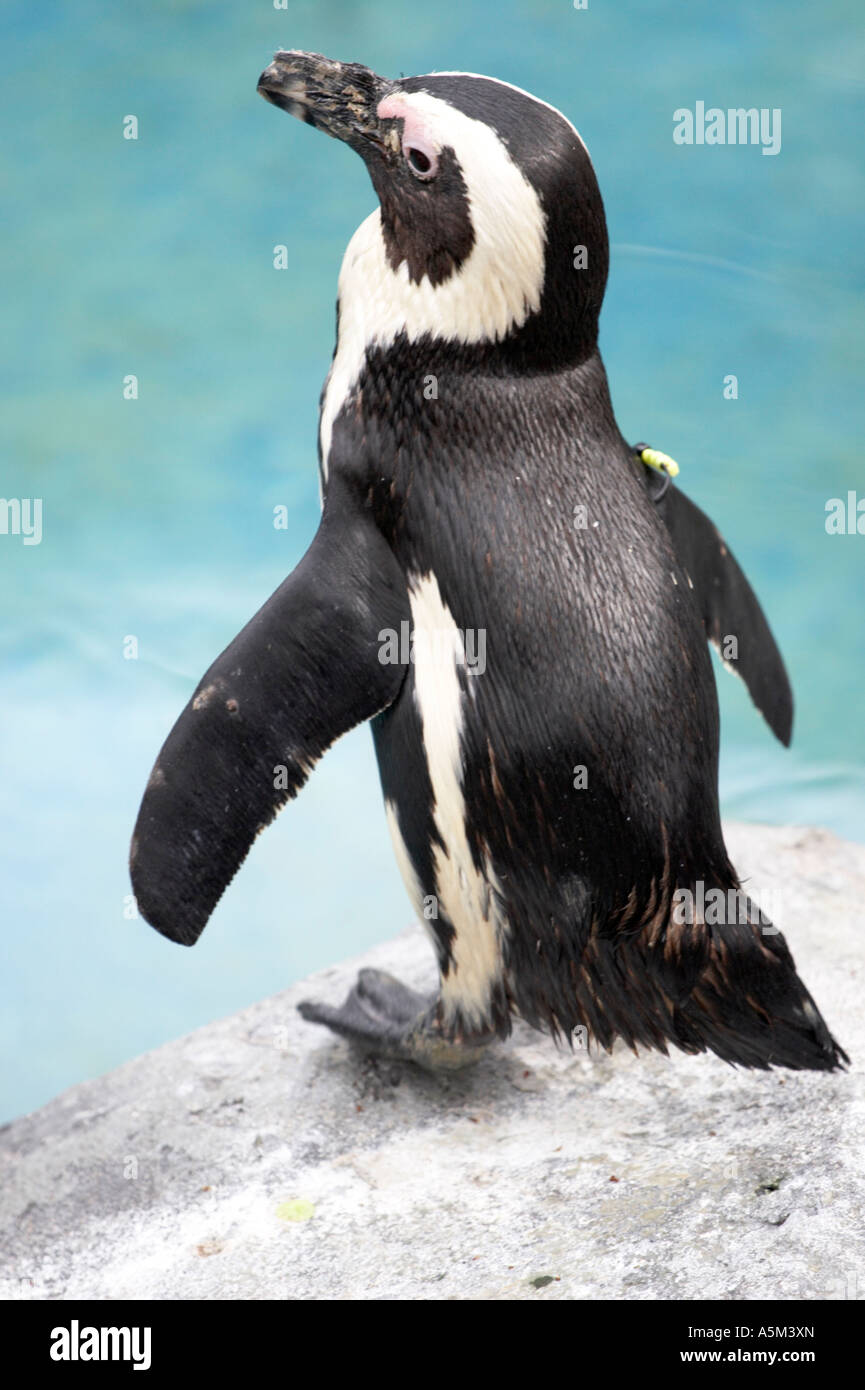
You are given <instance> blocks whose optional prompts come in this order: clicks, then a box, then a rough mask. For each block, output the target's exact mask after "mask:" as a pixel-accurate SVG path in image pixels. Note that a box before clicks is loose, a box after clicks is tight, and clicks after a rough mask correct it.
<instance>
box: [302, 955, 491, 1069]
mask: <svg viewBox="0 0 865 1390" xmlns="http://www.w3.org/2000/svg"><path fill="white" fill-rule="evenodd" d="M437 1004H438V1000H437V997H436V996H435V995H425V994H418V993H417V991H416V990H413V989H409V988H408V986H407V985H404V984H402V982H401V981H400V980H397V979H396V978H395V977H394V976H393V975H389V974H388V973H387V972H386V971H384V970H372V969H369V968H367V969H364V970H361V971H360V973H359V974H358V977H357V984H356V985H354V986H353V988H352V989H351V990H350V991H349V994H348V997H347V998H346V1001H345V1003H344V1004H342V1005H341V1006H340V1007H339V1008H334V1007H333V1006H332V1005H331V1004H321V1003H317V1002H315V1001H314V1000H311V999H305V1000H304V1001H303V1002H302V1003H301V1004H298V1006H297V1008H298V1012H299V1013H300V1015H301V1016H302V1017H303V1018H305V1019H306V1020H307V1021H308V1022H309V1023H323V1024H324V1025H325V1026H326V1027H327V1028H330V1029H331V1031H332V1032H334V1033H338V1034H339V1035H340V1037H343V1038H347V1039H348V1041H349V1042H351V1043H354V1044H355V1046H357V1047H360V1048H363V1050H364V1051H366V1052H373V1053H376V1054H377V1055H378V1056H381V1057H394V1058H398V1059H399V1060H401V1061H408V1062H415V1063H416V1064H417V1065H418V1066H419V1067H424V1068H425V1069H426V1070H428V1071H453V1070H456V1069H458V1068H460V1067H465V1066H469V1065H471V1063H473V1062H477V1061H478V1060H479V1058H480V1057H481V1056H482V1054H483V1051H484V1049H485V1048H486V1046H487V1045H488V1044H489V1043H490V1042H491V1041H492V1040H493V1036H494V1035H493V1034H488V1035H483V1036H479V1037H472V1038H469V1039H461V1040H454V1041H451V1040H449V1039H448V1038H447V1037H445V1035H444V1033H443V1032H442V1029H441V1026H440V1024H439V1022H438V1009H437Z"/></svg>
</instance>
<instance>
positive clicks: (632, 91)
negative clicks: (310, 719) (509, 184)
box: [0, 0, 865, 1115]
mask: <svg viewBox="0 0 865 1390" xmlns="http://www.w3.org/2000/svg"><path fill="white" fill-rule="evenodd" d="M0 38H2V42H0V65H2V85H0V103H2V107H3V130H4V138H3V141H2V146H0V167H2V187H3V189H4V192H5V195H6V196H5V197H4V200H3V201H4V205H5V206H4V213H3V224H4V231H3V248H2V261H0V267H2V269H0V274H2V277H3V280H4V296H3V302H4V310H3V318H4V326H5V330H6V331H5V333H4V335H3V343H2V362H0V368H2V389H3V397H4V405H3V419H2V425H0V429H2V454H0V457H2V465H3V471H2V487H0V492H2V494H3V495H4V496H6V497H40V498H42V499H43V539H42V543H41V544H40V545H38V546H37V545H34V546H25V545H23V543H22V538H21V537H16V536H0V567H2V576H3V588H2V592H3V596H4V600H5V605H4V606H5V621H4V623H3V631H2V644H3V684H4V694H3V718H2V721H0V768H2V774H0V775H2V792H0V797H2V801H0V808H2V809H0V814H2V835H0V855H2V860H3V863H2V869H0V882H2V904H3V907H2V918H3V928H4V930H3V935H2V948H0V949H2V965H0V969H2V993H3V1022H2V1030H3V1032H2V1038H3V1055H4V1065H3V1077H2V1083H0V1085H2V1090H0V1115H12V1114H14V1113H17V1112H19V1111H22V1110H27V1109H30V1108H32V1107H34V1106H36V1105H38V1104H40V1103H41V1102H43V1101H44V1100H46V1099H47V1098H48V1097H49V1096H51V1095H52V1094H54V1093H55V1092H56V1091H58V1090H60V1089H61V1088H62V1087H64V1086H67V1085H70V1084H71V1083H73V1082H75V1081H78V1080H81V1079H83V1078H85V1077H88V1076H93V1075H96V1074H97V1073H99V1072H101V1071H103V1070H105V1069H107V1068H109V1067H111V1066H113V1065H115V1064H117V1063H119V1062H121V1061H123V1060H124V1059H125V1058H127V1057H130V1056H132V1055H133V1054H135V1053H138V1052H140V1051H142V1050H143V1049H145V1048H148V1047H151V1046H154V1045H156V1044H158V1043H159V1042H162V1041H164V1040H166V1039H168V1038H170V1037H173V1036H176V1035H178V1034H180V1033H182V1032H185V1031H187V1030H189V1029H191V1028H192V1027H194V1026H196V1025H198V1024H201V1023H204V1022H206V1021H208V1020H209V1019H212V1018H214V1017H217V1016H219V1015H221V1014H226V1013H229V1012H231V1011H233V1010H235V1009H238V1008H240V1007H242V1006H243V1005H245V1004H247V1003H249V1002H250V1001H252V1000H253V999H255V998H258V997H260V996H262V995H265V994H268V993H271V992H273V991H274V990H276V989H279V988H282V987H283V986H285V985H287V984H289V983H290V982H291V981H293V980H295V979H297V978H299V977H301V976H303V975H305V974H306V973H308V972H309V971H311V970H313V969H315V968H316V967H319V966H322V965H325V964H326V963H328V962H330V961H333V960H336V959H338V958H339V957H341V956H344V955H346V954H348V953H351V952H355V951H360V950H362V949H364V948H365V947H367V946H369V945H371V944H372V943H374V942H375V941H377V940H380V939H382V938H383V937H386V936H387V935H389V934H392V933H393V932H394V931H396V930H397V929H399V928H401V927H403V926H405V925H407V923H408V922H409V921H410V918H411V912H410V909H409V906H408V903H407V901H406V899H405V897H404V894H403V889H402V885H401V883H400V880H399V878H398V875H397V872H396V868H395V866H394V863H393V861H392V857H391V852H390V844H389V840H388V837H387V832H386V829H385V824H384V818H383V815H382V812H381V808H380V802H379V792H378V784H377V776H376V771H375V765H374V761H373V757H372V751H371V741H370V738H369V734H368V731H367V730H365V729H361V730H358V731H356V732H355V733H354V734H352V735H350V736H349V737H348V738H347V739H345V740H344V741H343V742H342V743H341V744H339V745H338V746H337V747H336V748H335V749H334V750H333V751H332V752H331V753H330V754H329V755H328V757H327V758H326V759H325V760H324V762H323V764H322V765H321V767H320V768H319V769H318V771H317V772H316V774H315V776H314V778H313V779H312V781H311V782H310V784H309V785H308V787H307V788H306V790H305V791H304V793H303V796H302V797H301V799H300V800H299V801H298V802H296V803H295V804H294V805H293V806H291V807H289V808H288V809H287V810H286V811H285V813H284V814H283V816H282V817H281V818H280V820H279V821H278V822H277V824H276V825H275V826H274V827H273V828H272V829H271V830H270V831H269V832H268V834H267V835H265V836H263V837H262V838H261V839H260V840H259V841H258V842H257V844H256V845H255V848H254V849H253V852H252V855H251V857H250V859H249V861H248V862H247V864H246V866H245V868H244V870H243V873H242V875H241V877H240V878H239V879H238V880H237V881H236V883H235V885H234V886H233V888H232V890H231V891H230V892H229V894H228V896H227V898H226V899H225V900H224V902H223V903H222V905H221V906H220V908H219V909H218V911H217V913H216V915H215V917H214V919H213V921H212V923H211V925H210V926H209V928H208V930H207V932H206V933H205V935H204V937H203V938H202V940H201V942H200V943H199V945H198V946H197V947H196V948H195V950H194V951H184V950H182V949H180V948H178V947H174V946H172V945H171V944H170V943H168V942H166V941H164V940H163V939H162V938H160V937H158V936H157V935H156V934H155V933H154V932H152V931H151V930H150V929H149V928H148V927H147V926H146V925H145V924H144V923H142V922H141V921H134V920H133V921H130V920H127V919H126V918H125V917H124V906H125V903H124V900H125V895H126V894H128V893H129V891H130V890H129V884H128V880H127V875H126V854H127V846H128V840H129V834H130V831H131V828H132V824H133V822H134V819H135V814H136V811H137V807H138V802H139V799H140V796H141V792H142V789H143V786H144V783H145V780H146V778H147V775H148V772H149V770H150V766H151V764H152V762H153V758H154V756H155V754H156V752H157V750H158V748H159V745H160V743H161V741H162V739H163V737H164V736H165V734H166V733H167V731H168V729H169V727H170V725H171V723H172V721H173V719H174V717H175V716H176V714H177V713H178V712H179V710H180V708H181V707H182V705H183V703H184V702H185V700H186V699H187V697H188V695H189V692H190V690H191V688H192V686H193V685H194V683H195V682H196V681H197V679H198V677H199V676H200V675H201V673H202V672H203V670H204V669H205V667H206V666H207V665H208V664H209V662H210V661H211V660H212V658H213V657H214V656H215V655H216V653H217V652H219V651H220V650H221V648H222V647H223V646H224V645H225V643H226V642H227V641H228V640H229V639H230V638H231V637H232V636H233V635H234V634H235V632H236V631H237V630H238V629H239V628H240V627H241V626H242V625H243V623H244V622H245V621H246V620H247V619H248V618H249V617H250V616H251V614H252V613H253V612H254V610H255V609H256V608H257V607H258V605H259V604H260V603H261V602H262V601H263V600H264V599H265V598H266V597H267V596H268V595H269V594H270V593H271V591H272V590H273V589H274V588H275V587H276V586H277V584H278V583H279V582H280V581H281V579H282V578H283V577H284V575H285V574H286V573H287V572H288V571H289V570H290V569H291V568H292V566H293V565H294V564H295V563H296V561H297V559H298V558H299V557H300V555H301V554H302V552H303V550H304V549H305V547H306V545H307V543H308V540H309V539H310V537H311V536H312V534H313V531H314V529H315V526H316V523H317V515H318V494H317V482H316V470H315V431H316V417H317V402H318V393H319V389H320V386H321V382H322V380H323V378H324V375H325V373H326V371H327V367H328V363H329V360H330V354H331V350H332V345H333V303H334V296H335V286H336V276H337V271H338V267H339V262H340V258H341V255H342V251H343V249H344V247H345V244H346V242H347V241H348V238H349V236H350V234H351V232H352V231H353V230H354V228H355V226H356V225H357V224H358V222H359V221H360V220H361V219H362V217H364V216H365V215H366V213H367V212H368V211H370V210H371V208H372V207H373V205H374V196H373V193H372V190H371V188H370V186H369V182H368V179H367V176H366V173H365V171H364V169H363V167H362V165H361V163H360V161H359V160H358V159H357V158H356V156H354V155H352V154H351V153H350V152H349V151H348V150H346V149H344V148H343V147H341V146H339V145H337V144H336V143H335V142H333V141H329V140H326V139H325V138H324V137H323V136H322V135H320V134H318V133H317V132H315V131H312V130H311V129H308V128H306V127H303V126H301V125H300V124H298V123H297V122H294V121H291V120H290V119H289V118H288V117H286V116H284V115H283V114H282V113H281V112H278V111H276V110H274V109H273V108H272V107H268V106H266V105H265V103H264V102H263V101H261V99H260V98H258V97H257V96H256V94H255V82H256V78H257V76H258V73H259V72H260V70H261V69H262V67H264V66H265V64H266V63H267V61H268V60H269V56H270V54H271V52H272V50H273V49H275V48H277V47H300V48H308V49H315V50H318V51H322V52H326V53H329V54H332V55H333V56H335V57H340V58H348V59H356V60H359V61H362V62H365V63H367V64H369V65H370V66H372V67H374V68H376V69H377V70H378V71H380V72H384V73H387V74H393V75H398V74H399V73H400V72H404V73H413V72H425V71H429V70H431V69H433V68H444V69H449V68H463V69H466V70H469V71H479V72H489V73H491V74H493V75H495V76H498V77H501V78H504V79H506V80H508V81H511V82H514V83H516V84H517V85H519V86H522V87H526V88H528V89H530V90H533V91H535V92H536V93H537V94H538V95H539V96H541V97H543V98H545V99H546V100H548V101H550V102H552V103H553V104H555V105H557V106H559V107H561V108H562V109H563V110H564V111H565V112H566V113H567V114H568V115H569V116H570V117H571V118H572V119H573V120H574V121H575V123H576V124H577V126H578V127H579V128H580V130H581V132H582V134H583V136H584V138H585V139H586V141H587V143H588V145H589V148H590V149H591V151H592V156H593V159H594V161H595V165H596V168H597V171H598V175H599V179H600V183H601V188H602V190H603V193H604V197H605V200H606V206H607V214H608V218H609V223H610V235H611V240H612V269H611V278H610V286H609V291H608V295H607V301H606V307H605V310H604V314H603V318H602V340H601V347H602V351H603V353H604V357H605V361H606V364H607V370H608V372H609V375H610V380H611V385H612V390H613V399H614V402H615V404H616V409H617V412H618V416H619V421H620V424H621V426H622V428H623V430H624V431H625V433H626V434H628V435H629V436H630V437H631V438H632V439H637V438H643V439H648V440H650V441H651V442H652V443H654V444H655V445H657V446H658V447H660V448H663V449H666V450H667V451H668V452H670V453H671V454H673V455H674V457H676V458H677V459H678V460H679V462H680V464H681V465H682V470H683V471H682V478H681V482H682V485H683V486H684V488H685V489H686V490H687V491H688V492H689V493H690V494H691V495H692V496H693V497H694V498H695V500H696V501H698V502H699V503H700V504H701V505H702V506H704V507H705V508H706V510H708V511H709V513H710V514H711V515H712V516H713V518H714V519H715V520H716V522H717V523H718V524H719V525H720V526H721V528H722V530H723V531H724V532H725V534H726V536H727V539H728V540H729V542H730V544H731V546H732V547H733V548H734V550H735V551H736V552H737V553H738V554H739V556H740V558H741V559H742V560H743V562H744V563H745V567H746V569H747V570H748V572H749V574H750V576H751V578H752V580H753V581H754V583H755V585H756V587H757V589H758V592H759V593H760V595H761V597H762V599H763V601H764V603H765V606H766V609H767V612H768V613H769V616H770V619H771V621H772V623H773V626H774V628H775V631H776V634H777V636H778V639H779V641H780V643H781V646H782V648H783V650H784V653H785V656H786V658H787V661H788V664H789V666H790V670H791V674H792V677H793V682H794V686H795V690H796V695H797V721H796V730H795V737H794V745H793V748H792V750H791V751H790V752H785V751H784V750H783V749H782V748H780V746H778V745H776V744H775V743H774V742H773V740H772V738H771V736H770V734H769V733H768V730H767V729H766V728H765V726H764V725H763V724H762V722H761V720H760V719H759V717H758V716H757V715H756V713H755V712H754V711H753V709H752V707H751V705H750V703H749V701H748V698H747V695H746V694H745V692H744V690H743V689H741V688H740V687H739V685H738V683H737V682H735V681H734V680H732V678H728V677H726V676H725V675H724V673H723V672H722V673H721V685H722V713H723V718H724V743H723V762H722V797H723V806H724V811H725V813H726V814H727V815H728V816H737V817H741V818H745V819H753V820H767V821H775V822H779V823H780V822H789V821H800V822H802V821H807V822H816V823H819V824H822V825H826V826H830V827H831V828H833V829H835V830H837V831H839V832H841V833H842V834H845V835H847V836H849V837H851V838H855V839H862V838H865V829H863V827H865V817H863V808H865V774H863V752H865V734H863V721H862V715H861V690H862V685H863V679H865V659H863V622H862V597H863V583H862V577H863V563H865V537H862V536H847V535H844V536H829V535H827V534H826V531H825V527H824V509H825V504H826V501H827V499H829V498H830V497H846V494H847V491H848V490H850V489H853V490H855V489H859V493H860V495H862V496H865V467H863V462H862V458H863V443H862V441H863V438H865V408H863V396H865V393H863V384H862V383H863V378H865V371H863V368H865V363H863V355H865V349H863V333H862V328H863V324H862V292H863V287H865V252H863V245H865V238H863V226H862V209H863V206H865V186H863V185H865V165H863V159H862V152H861V139H862V130H863V128H865V119H863V117H865V81H863V74H865V33H863V25H862V21H861V18H860V14H859V9H858V6H857V5H855V4H854V3H852V0H851V3H848V4H839V3H824V4H822V5H821V6H815V5H811V4H804V3H793V4H791V3H790V0H769V2H767V0H763V3H761V4H760V5H759V6H757V5H754V4H753V3H750V0H743V2H742V3H738V2H737V0H734V2H733V3H729V2H728V3H725V4H724V5H717V4H685V3H679V4H664V3H656V4H653V5H650V6H647V5H645V4H644V3H642V2H641V0H627V2H626V3H623V2H622V0H617V3H601V0H590V4H589V9H588V10H586V11H582V12H576V11H574V10H573V8H572V6H571V5H570V4H568V3H566V0H557V3H546V2H544V3H535V4H530V3H528V0H523V2H522V3H519V2H518V0H501V2H500V3H496V4H492V3H490V2H489V0H484V2H483V3H479V2H473V0H460V3H454V0H441V3H438V4H436V5H434V6H426V7H425V6H405V5H399V6H398V5H395V4H393V5H392V4H388V3H384V0H376V3H347V2H346V3H338V0H329V3H328V2H325V3H323V2H322V0H315V3H292V4H291V8H290V10H289V11H287V12H286V11H277V10H274V9H273V8H272V5H270V4H269V3H266V2H265V0H259V3H257V4H253V3H240V0H234V2H233V3H226V2H225V0H223V2H222V3H219V2H217V0H207V3H197V2H196V0H186V2H185V3H168V0H150V2H149V4H148V5H147V6H146V7H145V6H111V5H108V4H96V3H87V0H80V3H77V4H75V3H68V4H56V5H54V6H52V7H50V10H49V8H48V7H42V6H34V5H33V4H32V3H30V4H28V3H23V0H6V3H5V4H4V7H3V12H2V19H0ZM698 100H704V101H705V102H706V105H707V106H711V105H717V106H720V107H723V108H727V107H735V106H757V107H766V108H776V107H778V108H781V110H782V113H783V124H782V130H783V138H782V149H781V152H780V154H779V155H777V156H776V157H766V156H762V155H761V153H760V150H759V149H758V148H750V147H746V148H741V147H714V148H712V147H708V146H702V147H701V146H696V145H695V146H692V147H678V146H676V145H674V143H673V140H672V130H673V111H674V110H675V109H676V108H680V107H690V108H691V109H693V108H694V105H695V103H696V102H697V101H698ZM127 114H136V115H137V116H138V118H139V122H140V138H139V139H138V141H135V142H133V141H127V140H124V139H122V137H121V122H122V118H123V117H124V116H125V115H127ZM277 243H283V244H285V245H286V246H287V247H288V249H289V257H288V261H289V266H288V269H287V270H285V271H281V272H279V271H275V270H274V269H273V266H272V248H273V246H274V245H275V244H277ZM130 373H134V374H135V375H137V376H138V378H139V383H140V388H139V398H138V400H136V401H125V400H124V399H123V398H122V382H123V378H124V377H125V376H127V375H128V374H130ZM729 373H734V374H735V375H736V376H737V377H738V381H739V397H738V399H737V400H735V401H732V400H725V399H724V398H723V393H722V386H723V378H724V377H725V376H726V375H727V374H729ZM278 504H285V505H286V506H287V507H288V509H289V516H290V525H289V529H288V530H287V531H276V530H274V528H273V525H272V512H273V507H274V506H276V505H278ZM128 636H135V637H136V638H137V640H138V652H139V655H138V658H137V660H126V659H124V638H126V637H128Z"/></svg>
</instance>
